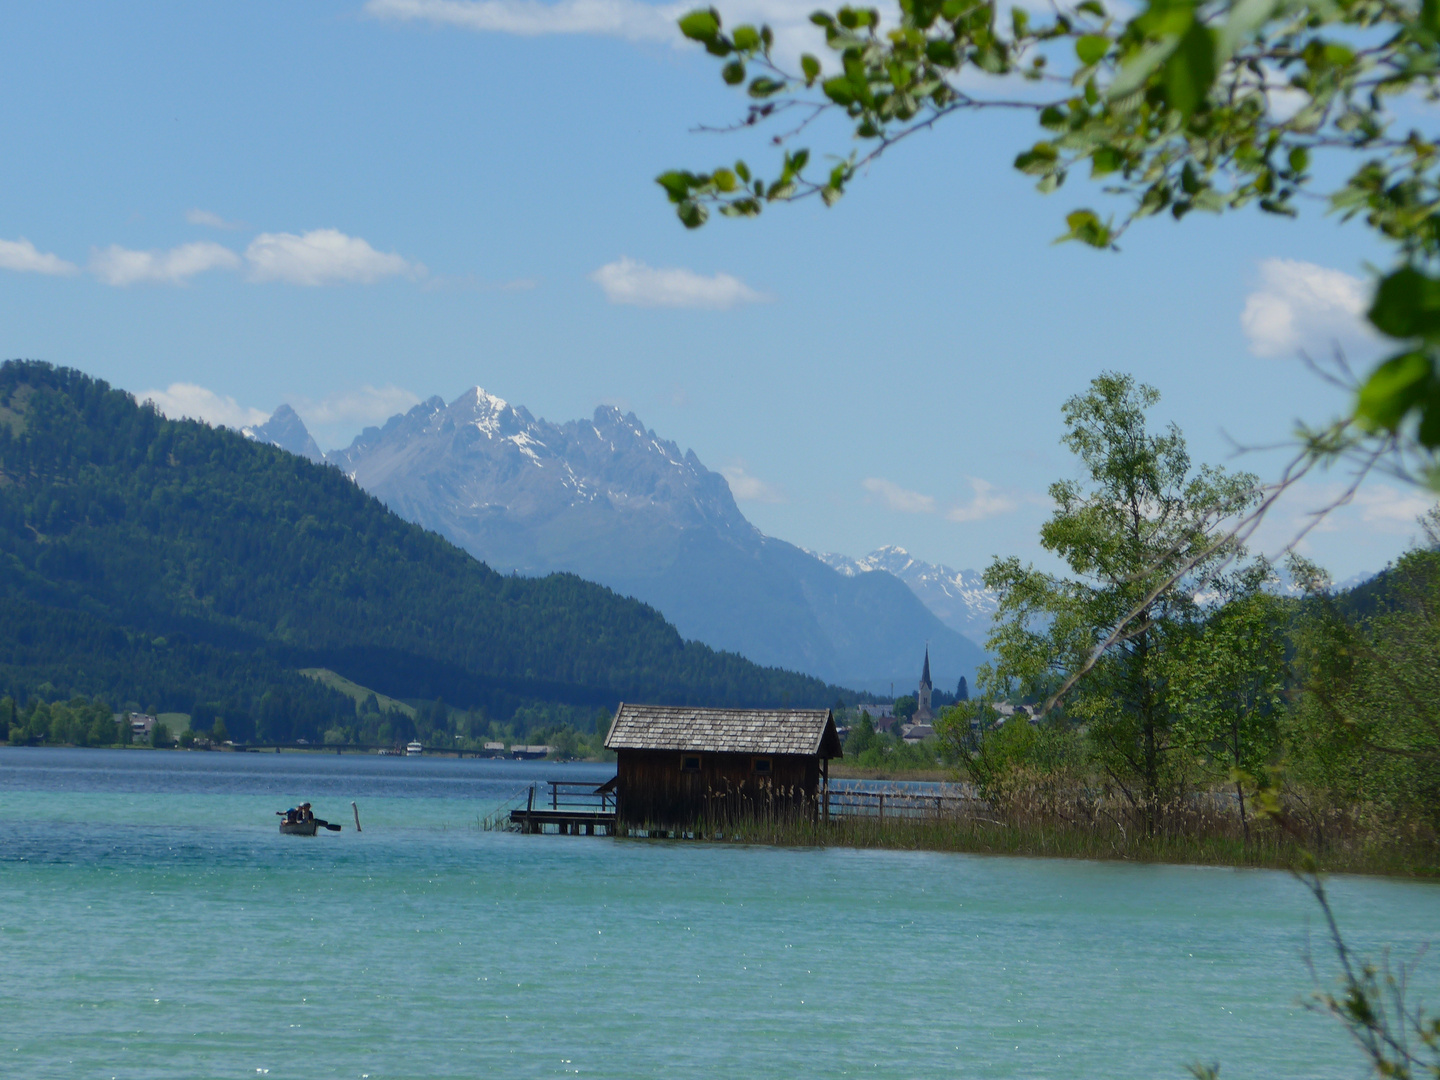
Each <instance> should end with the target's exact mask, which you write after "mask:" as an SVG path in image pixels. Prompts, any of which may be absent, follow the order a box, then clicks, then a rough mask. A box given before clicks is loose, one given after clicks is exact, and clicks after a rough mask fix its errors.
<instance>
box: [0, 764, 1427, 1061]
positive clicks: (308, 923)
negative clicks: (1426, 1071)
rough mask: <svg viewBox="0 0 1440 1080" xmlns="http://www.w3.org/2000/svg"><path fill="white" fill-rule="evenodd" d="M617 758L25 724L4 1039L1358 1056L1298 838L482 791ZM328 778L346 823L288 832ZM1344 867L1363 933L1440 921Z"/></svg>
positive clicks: (496, 1055) (196, 1045) (343, 1054)
mask: <svg viewBox="0 0 1440 1080" xmlns="http://www.w3.org/2000/svg"><path fill="white" fill-rule="evenodd" d="M611 771H612V770H610V769H609V768H607V767H604V766H555V765H549V764H544V763H511V762H486V761H473V760H465V761H455V760H433V759H395V758H389V759H382V758H376V757H361V756H354V755H347V756H343V757H327V756H323V755H318V754H309V755H299V754H295V755H289V754H287V755H259V754H185V753H178V752H175V753H157V752H143V751H103V750H52V749H0V950H3V951H0V1075H3V1076H10V1077H17V1078H35V1080H41V1078H51V1077H54V1078H65V1080H80V1078H90V1077H105V1078H108V1077H118V1078H136V1080H141V1078H144V1080H153V1078H171V1077H174V1078H209V1077H217V1078H218V1077H225V1078H229V1077H235V1078H240V1077H249V1078H256V1077H269V1078H273V1080H282V1078H297V1080H310V1078H322V1077H353V1078H365V1077H370V1078H373V1080H383V1078H412V1077H413V1078H422V1077H423V1078H430V1077H542V1076H547V1077H548V1076H569V1075H578V1076H596V1077H616V1078H621V1077H625V1078H629V1077H657V1078H662V1077H663V1078H669V1077H690V1076H695V1077H746V1078H752V1077H787V1078H788V1077H796V1078H799V1077H806V1078H809V1077H849V1076H866V1077H895V1078H916V1077H926V1078H928V1077H966V1076H970V1077H986V1078H989V1077H995V1078H1003V1077H1023V1078H1029V1077H1045V1078H1052V1077H1053V1078H1055V1080H1061V1078H1064V1080H1074V1078H1077V1077H1082V1078H1084V1077H1093V1078H1097V1080H1098V1078H1102V1077H1103V1078H1107V1080H1111V1078H1120V1080H1123V1078H1130V1077H1136V1078H1139V1077H1145V1078H1150V1077H1176V1078H1182V1077H1184V1076H1186V1075H1187V1074H1186V1072H1185V1065H1186V1064H1187V1063H1188V1062H1191V1061H1197V1060H1203V1061H1206V1062H1213V1061H1219V1062H1220V1063H1221V1065H1222V1069H1223V1073H1222V1075H1224V1076H1226V1077H1230V1078H1233V1080H1242V1078H1246V1077H1255V1078H1268V1077H1359V1076H1361V1075H1363V1069H1362V1068H1361V1067H1360V1061H1359V1059H1358V1057H1357V1056H1356V1055H1355V1053H1354V1051H1353V1050H1352V1049H1351V1048H1350V1047H1349V1046H1348V1045H1347V1043H1346V1041H1345V1037H1344V1035H1343V1033H1341V1032H1340V1031H1339V1030H1338V1029H1336V1028H1334V1027H1333V1026H1332V1024H1331V1023H1330V1022H1328V1021H1326V1020H1324V1019H1322V1018H1319V1017H1315V1016H1312V1015H1309V1014H1307V1013H1305V1012H1304V1011H1303V1010H1302V1009H1300V1008H1299V1007H1298V1005H1297V999H1298V998H1299V997H1300V996H1301V995H1303V994H1304V993H1305V992H1306V990H1307V988H1308V985H1309V983H1308V976H1307V974H1306V970H1305V966H1304V962H1303V956H1304V952H1305V948H1306V942H1307V930H1308V928H1309V926H1310V924H1311V917H1312V915H1313V912H1312V911H1311V905H1310V902H1309V900H1308V897H1307V895H1306V894H1305V892H1304V890H1303V889H1302V888H1301V887H1300V886H1299V885H1298V884H1297V883H1295V882H1294V881H1293V880H1291V879H1290V878H1289V877H1288V876H1287V875H1285V874H1280V873H1267V872H1255V871H1232V870H1215V869H1197V868H1189V867H1149V866H1127V865H1122V864H1103V863H1082V862H1063V861H1053V862H1051V861H1042V860H1031V859H1010V858H985V857H971V856H958V855H939V854H925V853H908V852H872V851H845V850H822V851H815V850H776V849H771V848H761V847H753V848H752V847H730V846H721V845H715V846H712V845H704V844H694V843H682V842H663V841H644V840H611V839H603V838H587V837H558V836H545V837H522V836H516V835H512V834H508V833H488V832H483V831H480V829H479V828H478V827H477V825H478V821H479V819H480V818H481V817H482V816H483V815H485V814H486V813H488V812H489V811H491V810H492V809H494V808H495V807H496V806H497V805H499V804H500V803H501V802H502V801H504V800H505V799H507V798H509V797H510V796H511V795H512V794H513V793H514V792H515V791H516V790H517V789H520V788H522V787H523V786H524V785H526V784H528V783H529V782H530V781H531V780H532V779H536V778H541V777H562V776H563V777H566V778H572V779H586V778H591V777H593V778H595V779H597V781H598V780H600V779H604V778H605V777H607V776H608V775H610V773H611ZM302 799H308V800H310V801H311V802H313V803H314V804H315V809H316V813H317V814H318V815H319V816H321V817H327V818H330V819H331V820H334V821H340V822H343V823H344V824H345V830H344V831H343V832H341V833H338V834H326V833H322V834H321V835H320V836H318V837H316V838H314V839H305V838H298V837H281V836H279V835H278V831H277V829H276V825H275V820H276V819H275V817H274V813H273V812H274V811H275V810H277V809H284V808H285V807H287V806H290V805H293V804H294V803H296V802H298V801H300V800H302ZM352 799H353V800H355V801H356V802H358V804H359V807H360V813H361V823H362V825H363V826H364V831H363V832H362V833H359V834H356V833H355V831H354V828H353V821H352V819H351V817H350V805H349V804H350V801H351V800H352ZM1332 891H1333V894H1334V897H1335V900H1336V906H1337V908H1338V909H1339V912H1340V914H1341V917H1342V919H1343V920H1345V921H1346V922H1347V923H1348V924H1349V925H1350V926H1352V927H1353V928H1354V933H1353V937H1354V940H1355V943H1356V944H1357V945H1360V946H1362V947H1363V948H1365V949H1367V950H1378V949H1380V948H1383V947H1390V948H1391V949H1392V950H1393V952H1394V954H1395V955H1397V956H1409V955H1411V954H1412V953H1413V952H1414V951H1415V950H1416V949H1417V948H1418V947H1419V946H1420V945H1421V944H1422V943H1423V942H1425V941H1427V940H1429V939H1430V938H1432V937H1434V936H1437V931H1440V888H1437V887H1436V886H1434V885H1430V884H1417V883H1412V882H1399V881H1384V880H1372V879H1360V878H1350V879H1339V880H1336V881H1335V882H1334V883H1333V885H1332ZM1319 952H1320V950H1319V949H1318V948H1317V953H1319ZM1321 959H1322V960H1323V959H1326V958H1325V957H1324V956H1323V954H1321ZM1327 971H1328V968H1327ZM1419 982H1420V983H1421V984H1423V985H1422V989H1424V988H1429V990H1430V993H1429V995H1428V996H1429V999H1430V1001H1431V1002H1433V1003H1435V1004H1440V956H1437V957H1436V958H1435V959H1434V960H1432V961H1431V962H1430V963H1428V964H1426V965H1425V966H1424V967H1423V968H1422V975H1421V978H1420V980H1419Z"/></svg>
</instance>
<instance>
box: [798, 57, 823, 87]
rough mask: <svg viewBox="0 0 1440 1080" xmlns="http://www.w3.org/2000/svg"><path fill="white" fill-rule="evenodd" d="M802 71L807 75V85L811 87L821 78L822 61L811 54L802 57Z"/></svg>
mask: <svg viewBox="0 0 1440 1080" xmlns="http://www.w3.org/2000/svg"><path fill="white" fill-rule="evenodd" d="M800 70H801V71H803V72H804V73H805V85H806V86H809V85H810V84H811V83H813V82H814V81H815V80H816V79H817V78H819V76H820V61H819V60H816V59H815V57H813V56H811V55H810V54H809V53H802V54H801V55H800Z"/></svg>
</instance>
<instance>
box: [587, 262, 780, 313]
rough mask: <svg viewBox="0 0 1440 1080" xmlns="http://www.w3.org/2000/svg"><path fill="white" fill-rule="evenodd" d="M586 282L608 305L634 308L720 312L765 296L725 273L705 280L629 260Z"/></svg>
mask: <svg viewBox="0 0 1440 1080" xmlns="http://www.w3.org/2000/svg"><path fill="white" fill-rule="evenodd" d="M590 280H591V281H593V282H595V284H597V285H599V286H600V288H601V289H603V290H604V292H605V299H607V300H609V301H610V303H612V304H634V305H635V306H636V307H674V308H710V309H712V310H716V311H724V310H726V309H728V308H732V307H734V306H735V305H736V304H754V303H759V302H761V301H764V300H768V299H769V297H767V296H765V295H764V294H763V293H758V292H756V291H755V290H754V289H752V288H750V286H749V285H746V284H745V283H744V282H743V281H741V280H740V279H739V278H735V277H731V276H730V275H729V274H713V275H711V276H710V277H706V276H705V275H704V274H697V273H695V271H693V270H686V269H684V268H683V267H678V266H673V267H664V268H661V269H658V270H657V269H655V268H653V267H649V266H646V265H645V264H644V263H641V262H636V261H635V260H633V259H629V258H622V259H621V260H620V261H619V262H613V263H606V264H605V265H604V266H602V267H600V269H599V270H596V271H595V272H594V273H593V274H591V275H590Z"/></svg>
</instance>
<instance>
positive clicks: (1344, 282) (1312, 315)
mask: <svg viewBox="0 0 1440 1080" xmlns="http://www.w3.org/2000/svg"><path fill="white" fill-rule="evenodd" d="M1369 302H1370V287H1369V285H1368V284H1367V283H1366V282H1364V281H1362V280H1360V279H1359V278H1357V277H1352V276H1351V275H1349V274H1345V273H1342V272H1341V271H1339V270H1331V269H1329V268H1328V267H1324V266H1316V265H1315V264H1314V263H1308V262H1300V261H1299V260H1297V259H1266V260H1265V261H1264V262H1262V263H1261V264H1260V287H1259V288H1257V289H1256V290H1255V291H1254V292H1252V293H1250V295H1249V296H1247V297H1246V298H1245V310H1244V311H1243V312H1242V313H1241V315H1240V325H1241V327H1242V328H1243V329H1244V331H1245V336H1246V338H1247V339H1248V340H1249V342H1250V351H1251V352H1252V353H1254V354H1255V355H1256V356H1283V355H1288V354H1291V353H1295V352H1297V351H1301V350H1304V351H1306V352H1311V353H1327V352H1329V351H1330V349H1332V348H1333V347H1334V346H1336V345H1337V344H1338V345H1340V346H1342V347H1343V346H1349V347H1351V348H1355V347H1362V348H1363V347H1365V346H1367V345H1369V344H1370V343H1371V342H1373V341H1374V336H1373V334H1372V332H1371V331H1370V330H1369V328H1368V326H1367V325H1366V323H1365V322H1364V315H1365V309H1366V308H1367V307H1368V306H1369Z"/></svg>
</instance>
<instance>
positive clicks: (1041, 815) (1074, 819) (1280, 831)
mask: <svg viewBox="0 0 1440 1080" xmlns="http://www.w3.org/2000/svg"><path fill="white" fill-rule="evenodd" d="M774 794H775V795H777V796H780V797H779V798H765V799H763V800H762V799H751V800H742V799H737V798H736V797H735V795H734V794H733V793H727V795H726V797H725V798H724V799H723V801H717V802H715V803H712V804H711V811H710V812H709V813H707V814H706V815H705V816H704V818H703V819H702V820H700V821H697V822H695V823H693V824H691V825H689V826H686V827H684V828H679V829H677V828H675V827H674V826H673V825H672V826H669V827H666V828H656V829H654V830H650V835H666V836H674V837H693V838H695V839H704V840H712V841H718V842H726V843H744V844H774V845H779V846H786V847H811V846H836V847H854V848H891V849H897V850H911V851H920V850H924V851H955V852H972V853H979V854H992V855H1024V856H1034V857H1041V858H1070V859H1115V860H1125V861H1131V862H1147V863H1177V864H1190V865H1208V866H1237V867H1266V868H1274V869H1291V868H1294V867H1296V866H1297V865H1300V864H1301V863H1302V862H1303V861H1305V860H1311V859H1313V860H1314V863H1315V864H1316V865H1317V868H1318V869H1321V870H1325V871H1329V872H1336V873H1358V874H1383V875H1392V876H1420V877H1435V876H1440V845H1437V843H1436V838H1435V837H1434V836H1433V835H1430V834H1429V833H1428V832H1426V831H1425V830H1423V829H1418V828H1414V829H1411V830H1409V831H1408V832H1405V833H1400V832H1396V831H1394V830H1385V829H1382V828H1379V827H1377V826H1376V825H1375V824H1374V823H1367V822H1366V821H1364V820H1362V819H1361V818H1359V817H1357V816H1356V815H1354V814H1351V813H1346V812H1344V811H1342V810H1338V809H1323V810H1322V809H1319V808H1316V807H1306V806H1304V805H1285V806H1283V807H1282V809H1281V811H1280V813H1279V814H1278V815H1276V816H1272V817H1268V818H1262V819H1259V820H1256V819H1255V818H1254V817H1253V816H1251V817H1248V818H1247V820H1246V821H1245V822H1242V821H1241V818H1240V814H1239V808H1238V805H1237V804H1236V802H1235V801H1234V800H1233V799H1232V798H1230V797H1229V796H1228V795H1227V794H1225V793H1223V792H1217V793H1206V792H1191V793H1189V794H1187V795H1186V796H1184V797H1176V798H1172V799H1169V800H1167V801H1165V802H1163V803H1158V804H1156V805H1154V806H1149V807H1147V806H1143V805H1137V804H1133V803H1130V802H1128V801H1126V800H1123V799H1119V798H1116V797H1113V796H1108V795H1104V794H1097V793H1095V792H1092V791H1087V790H1084V789H1077V790H1064V789H1061V788H1057V787H1056V786H1054V785H1048V784H1042V785H1027V786H1024V787H1016V788H1012V789H1011V790H1010V791H1008V792H1006V793H1005V794H1004V796H1003V798H992V799H990V800H984V799H981V798H978V797H974V798H952V799H949V800H947V801H945V802H944V804H943V805H942V804H939V803H937V801H936V800H935V798H934V797H933V796H916V795H908V796H907V794H906V793H904V792H901V791H891V792H889V793H887V798H888V799H889V802H888V804H887V809H886V811H885V813H884V814H883V816H882V815H881V814H880V813H877V812H876V808H873V807H865V808H859V810H860V812H856V810H857V808H856V807H854V806H851V807H849V808H848V812H839V810H838V808H833V807H832V811H831V813H830V814H829V815H828V819H827V815H825V814H824V813H823V811H822V809H821V807H820V805H819V804H818V803H817V802H816V801H813V800H807V799H803V798H800V799H796V798H795V797H794V796H795V793H793V792H790V791H783V792H780V791H777V792H775V793H774ZM836 794H837V793H836V792H832V796H833V795H836ZM639 831H641V832H643V831H645V830H639Z"/></svg>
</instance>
